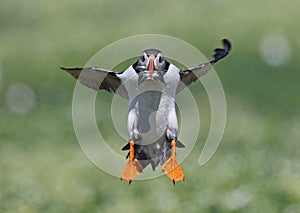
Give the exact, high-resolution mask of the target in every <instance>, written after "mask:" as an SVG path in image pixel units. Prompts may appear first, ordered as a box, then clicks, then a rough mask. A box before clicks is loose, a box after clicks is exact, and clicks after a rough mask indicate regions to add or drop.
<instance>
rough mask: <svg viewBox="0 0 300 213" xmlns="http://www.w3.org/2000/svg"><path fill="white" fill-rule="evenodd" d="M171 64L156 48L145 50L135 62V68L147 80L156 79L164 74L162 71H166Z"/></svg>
mask: <svg viewBox="0 0 300 213" xmlns="http://www.w3.org/2000/svg"><path fill="white" fill-rule="evenodd" d="M168 66H169V62H168V61H167V60H166V59H165V57H164V56H163V54H162V53H161V52H160V51H159V50H156V49H147V50H144V51H143V52H142V54H141V56H140V57H139V59H138V61H137V62H136V63H135V69H136V70H137V71H139V72H142V73H141V74H142V75H143V76H144V77H147V80H152V78H153V79H155V78H156V77H158V76H161V75H162V72H166V71H167V69H168Z"/></svg>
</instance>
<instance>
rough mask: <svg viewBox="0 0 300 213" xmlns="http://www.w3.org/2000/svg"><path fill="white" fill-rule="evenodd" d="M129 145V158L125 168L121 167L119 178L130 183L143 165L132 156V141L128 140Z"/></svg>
mask: <svg viewBox="0 0 300 213" xmlns="http://www.w3.org/2000/svg"><path fill="white" fill-rule="evenodd" d="M129 145H130V151H129V159H128V162H127V164H126V166H125V168H124V169H123V172H122V176H121V180H125V181H128V183H129V184H131V181H132V180H133V179H134V178H136V177H137V176H138V175H139V174H140V172H141V171H142V169H143V167H142V164H141V163H140V162H139V160H138V159H136V158H135V157H134V142H133V141H130V142H129Z"/></svg>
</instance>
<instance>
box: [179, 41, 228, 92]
mask: <svg viewBox="0 0 300 213" xmlns="http://www.w3.org/2000/svg"><path fill="white" fill-rule="evenodd" d="M222 42H223V48H216V49H215V50H214V51H215V54H214V59H213V60H211V61H210V62H208V63H204V64H200V65H198V66H196V67H193V68H189V69H184V70H180V72H179V74H180V79H181V82H180V83H179V85H178V87H177V90H176V93H178V92H180V91H181V90H183V89H184V88H185V87H186V86H188V85H190V84H191V83H193V82H194V81H196V80H197V79H198V78H200V77H201V76H203V75H205V74H206V73H207V72H208V70H210V68H211V67H212V65H214V64H215V63H217V62H218V61H219V60H221V59H222V58H224V57H225V56H226V55H228V53H229V51H230V49H231V44H230V42H229V41H228V40H227V39H223V40H222Z"/></svg>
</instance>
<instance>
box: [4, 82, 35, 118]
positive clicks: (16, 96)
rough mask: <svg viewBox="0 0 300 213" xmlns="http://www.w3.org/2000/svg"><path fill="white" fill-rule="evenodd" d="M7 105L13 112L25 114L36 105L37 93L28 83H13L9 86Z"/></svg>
mask: <svg viewBox="0 0 300 213" xmlns="http://www.w3.org/2000/svg"><path fill="white" fill-rule="evenodd" d="M6 105H7V107H8V109H9V110H10V111H11V112H14V113H19V114H25V113H27V112H29V111H30V110H32V109H33V108H34V107H35V105H36V94H35V92H34V90H33V89H32V88H31V87H30V86H28V85H27V84H23V83H16V84H13V85H11V86H10V87H9V88H8V91H7V94H6Z"/></svg>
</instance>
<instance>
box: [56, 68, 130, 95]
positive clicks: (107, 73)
mask: <svg viewBox="0 0 300 213" xmlns="http://www.w3.org/2000/svg"><path fill="white" fill-rule="evenodd" d="M60 68H61V69H62V70H65V71H66V72H68V73H69V74H71V75H72V76H73V77H74V78H76V79H78V80H79V81H80V83H82V84H83V85H85V86H87V87H89V88H92V89H95V90H100V89H103V90H106V91H108V92H110V93H112V92H114V93H116V94H118V95H120V96H121V97H123V98H125V99H128V93H127V90H126V89H125V87H124V86H123V85H122V82H121V79H120V78H119V76H118V75H119V74H118V73H116V72H114V71H111V70H105V69H102V68H98V67H86V68H77V67H75V68H65V67H60Z"/></svg>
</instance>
